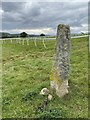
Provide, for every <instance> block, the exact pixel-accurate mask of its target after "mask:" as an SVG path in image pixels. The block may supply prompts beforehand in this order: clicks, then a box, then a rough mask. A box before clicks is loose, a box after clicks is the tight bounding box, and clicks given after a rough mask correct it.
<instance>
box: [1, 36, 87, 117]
mask: <svg viewBox="0 0 90 120" xmlns="http://www.w3.org/2000/svg"><path fill="white" fill-rule="evenodd" d="M29 44H30V45H29V46H27V45H26V44H25V45H21V44H17V43H16V42H15V40H14V41H13V44H11V43H10V41H4V43H3V45H2V57H3V59H2V60H3V63H2V64H3V65H2V66H3V67H2V69H3V76H2V98H3V101H2V117H3V118H29V117H31V118H37V117H40V118H44V117H47V118H49V117H52V118H55V117H56V118H60V117H61V118H78V117H81V118H87V117H88V48H87V47H88V40H87V38H79V39H71V53H70V54H71V56H70V57H71V58H70V77H69V86H70V88H69V94H68V95H66V96H65V97H64V98H59V97H58V96H56V95H55V93H54V94H53V99H52V100H51V101H50V102H49V103H48V106H47V107H46V109H44V110H43V112H42V111H40V110H37V107H38V106H39V104H40V103H42V102H43V100H44V99H45V97H44V96H41V95H39V92H40V90H41V89H42V88H43V87H47V88H50V78H49V77H50V73H51V68H52V60H53V54H54V46H55V41H54V40H50V41H45V44H46V46H47V48H46V49H45V48H44V47H43V45H42V42H41V41H38V42H37V47H35V46H34V42H33V41H30V43H29Z"/></svg>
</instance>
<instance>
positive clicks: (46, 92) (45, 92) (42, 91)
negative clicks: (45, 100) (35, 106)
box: [40, 88, 49, 95]
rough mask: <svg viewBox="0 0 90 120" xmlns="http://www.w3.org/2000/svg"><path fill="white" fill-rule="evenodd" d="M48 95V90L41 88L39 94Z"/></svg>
mask: <svg viewBox="0 0 90 120" xmlns="http://www.w3.org/2000/svg"><path fill="white" fill-rule="evenodd" d="M48 94H49V90H48V89H47V88H43V89H42V90H41V92H40V95H48Z"/></svg>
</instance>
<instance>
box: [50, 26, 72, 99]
mask: <svg viewBox="0 0 90 120" xmlns="http://www.w3.org/2000/svg"><path fill="white" fill-rule="evenodd" d="M69 66H70V27H69V26H67V25H63V24H60V25H58V27H57V38H56V46H55V54H54V62H53V66H52V72H51V76H50V79H51V82H50V85H51V88H52V89H54V90H55V91H56V94H57V95H58V96H59V97H63V96H64V95H65V94H67V93H68V78H69Z"/></svg>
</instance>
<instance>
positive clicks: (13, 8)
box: [2, 2, 88, 30]
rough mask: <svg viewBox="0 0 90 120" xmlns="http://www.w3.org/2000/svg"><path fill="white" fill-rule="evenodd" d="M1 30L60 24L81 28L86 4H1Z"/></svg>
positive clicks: (85, 14) (84, 17) (85, 20)
mask: <svg viewBox="0 0 90 120" xmlns="http://www.w3.org/2000/svg"><path fill="white" fill-rule="evenodd" d="M2 9H3V10H4V13H3V19H2V20H3V22H2V26H3V30H4V29H5V30H12V29H24V28H25V29H35V28H48V27H49V28H52V29H53V30H55V28H56V26H57V25H58V24H60V23H64V24H69V25H70V26H71V27H75V26H77V27H81V26H82V24H86V23H87V16H88V12H87V11H88V6H87V3H82V2H81V3H72V2H71V3H70V2H61V3H60V2H31V3H30V2H28V3H26V2H22V3H18V2H15V3H14V2H9V3H3V4H2Z"/></svg>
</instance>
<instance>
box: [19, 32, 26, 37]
mask: <svg viewBox="0 0 90 120" xmlns="http://www.w3.org/2000/svg"><path fill="white" fill-rule="evenodd" d="M27 35H28V34H27V33H26V32H22V33H20V37H27Z"/></svg>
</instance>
